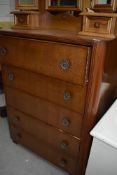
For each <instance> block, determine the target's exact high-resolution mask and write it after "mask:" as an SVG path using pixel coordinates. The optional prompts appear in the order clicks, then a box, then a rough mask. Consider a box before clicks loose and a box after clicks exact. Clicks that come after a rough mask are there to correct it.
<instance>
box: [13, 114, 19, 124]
mask: <svg viewBox="0 0 117 175" xmlns="http://www.w3.org/2000/svg"><path fill="white" fill-rule="evenodd" d="M12 121H13V123H14V124H16V123H17V122H19V121H20V118H19V117H18V116H15V117H14V118H13V120H12Z"/></svg>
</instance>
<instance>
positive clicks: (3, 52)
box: [0, 47, 7, 56]
mask: <svg viewBox="0 0 117 175" xmlns="http://www.w3.org/2000/svg"><path fill="white" fill-rule="evenodd" d="M6 54H7V49H6V48H4V47H1V48H0V56H5V55H6Z"/></svg>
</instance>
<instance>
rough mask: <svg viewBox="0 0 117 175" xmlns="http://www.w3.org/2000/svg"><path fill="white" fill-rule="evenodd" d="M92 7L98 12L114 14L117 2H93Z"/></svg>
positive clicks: (113, 0)
mask: <svg viewBox="0 0 117 175" xmlns="http://www.w3.org/2000/svg"><path fill="white" fill-rule="evenodd" d="M91 7H92V9H93V10H94V11H96V12H114V11H116V8H117V0H91Z"/></svg>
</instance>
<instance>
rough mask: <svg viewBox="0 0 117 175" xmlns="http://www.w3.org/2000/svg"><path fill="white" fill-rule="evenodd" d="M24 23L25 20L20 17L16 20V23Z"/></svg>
mask: <svg viewBox="0 0 117 175" xmlns="http://www.w3.org/2000/svg"><path fill="white" fill-rule="evenodd" d="M25 21H26V19H25V18H24V17H22V16H20V17H19V18H18V22H19V23H21V24H23V23H25Z"/></svg>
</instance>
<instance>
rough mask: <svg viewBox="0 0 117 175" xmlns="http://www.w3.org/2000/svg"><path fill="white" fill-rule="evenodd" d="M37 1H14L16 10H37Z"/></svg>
mask: <svg viewBox="0 0 117 175" xmlns="http://www.w3.org/2000/svg"><path fill="white" fill-rule="evenodd" d="M38 8H39V7H38V0H16V9H19V10H38Z"/></svg>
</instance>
